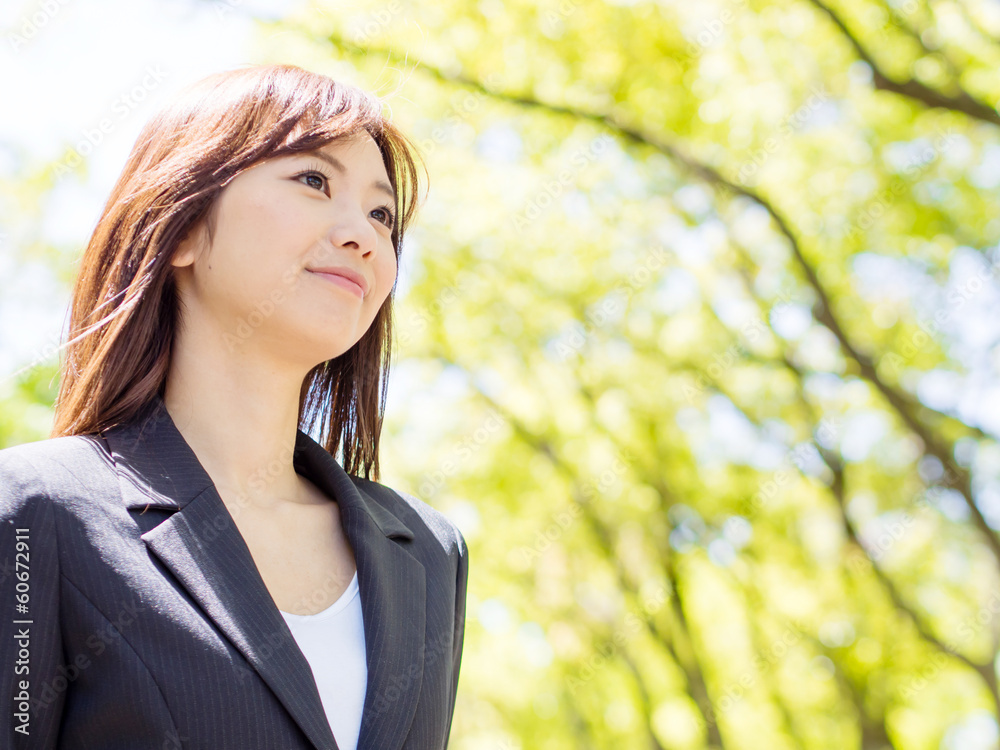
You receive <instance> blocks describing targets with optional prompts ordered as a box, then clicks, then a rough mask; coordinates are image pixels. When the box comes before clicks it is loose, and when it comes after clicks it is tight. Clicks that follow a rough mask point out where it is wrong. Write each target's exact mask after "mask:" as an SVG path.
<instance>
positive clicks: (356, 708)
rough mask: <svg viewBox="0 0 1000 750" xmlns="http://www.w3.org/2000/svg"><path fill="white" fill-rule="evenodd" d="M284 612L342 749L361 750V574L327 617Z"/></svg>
mask: <svg viewBox="0 0 1000 750" xmlns="http://www.w3.org/2000/svg"><path fill="white" fill-rule="evenodd" d="M278 611H279V612H281V616H282V617H284V618H285V622H286V623H287V624H288V629H289V630H291V631H292V635H293V636H294V637H295V642H296V643H297V644H298V645H299V650H301V651H302V653H303V655H304V656H305V657H306V661H308V662H309V666H310V667H311V668H312V673H313V677H314V678H315V680H316V687H317V688H319V696H320V698H322V700H323V709H324V710H325V711H326V718H327V721H329V722H330V729H331V730H333V736H334V737H335V738H336V740H337V747H338V748H340V750H357V747H358V735H359V734H360V733H361V712H362V709H363V708H364V705H365V692H366V691H367V687H368V662H367V660H366V658H365V627H364V621H363V620H362V618H361V596H360V589H359V588H358V572H357V570H355V571H354V577H353V578H352V579H351V582H350V583H349V584H348V586H347V590H346V591H344V593H343V594H341V595H340V598H339V599H337V601H335V602H334V603H333V604H331V605H330V606H329V607H327V608H326V609H324V610H323V611H322V612H317V613H316V614H314V615H293V614H291V613H290V612H284V611H282V610H280V609H279V610H278Z"/></svg>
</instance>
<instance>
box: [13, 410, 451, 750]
mask: <svg viewBox="0 0 1000 750" xmlns="http://www.w3.org/2000/svg"><path fill="white" fill-rule="evenodd" d="M293 461H294V465H295V469H296V471H297V472H298V473H299V474H302V475H303V476H305V477H307V478H308V479H310V480H311V481H312V482H313V483H314V484H315V485H316V486H317V487H318V488H320V489H321V490H323V491H324V492H325V493H327V494H328V495H329V496H330V497H332V498H334V499H335V500H336V501H337V502H338V503H339V506H340V515H341V521H342V524H343V527H344V530H345V532H346V534H347V536H348V538H349V539H350V542H351V546H352V547H353V549H354V553H355V560H356V563H357V570H358V585H359V587H360V592H361V607H362V611H363V620H364V631H365V646H366V652H367V662H368V687H367V694H366V696H365V703H364V714H363V718H362V725H361V734H360V737H359V740H358V747H359V748H362V749H363V750H399V749H400V748H405V750H437V749H440V748H445V747H446V746H447V743H448V734H449V730H450V728H451V719H452V715H453V712H454V709H455V695H456V691H457V688H458V675H459V665H460V661H461V656H462V643H463V636H464V620H465V592H466V582H467V578H468V558H467V555H466V547H465V540H464V538H463V537H462V534H461V533H460V532H459V530H458V528H457V527H456V526H455V525H454V524H453V523H452V522H450V521H449V520H448V519H447V518H446V517H445V516H444V515H442V514H441V513H440V512H438V511H436V510H434V509H433V508H431V507H430V506H429V505H427V504H425V503H423V502H421V501H420V500H418V499H416V498H414V497H412V496H410V495H407V494H405V493H401V492H396V491H393V490H391V489H389V488H387V487H385V486H383V485H381V484H378V483H375V482H370V481H367V480H364V479H361V478H358V477H354V476H351V475H349V474H347V473H346V472H345V471H344V469H343V468H342V467H341V466H340V465H339V464H338V463H337V461H336V460H335V459H334V458H333V456H331V455H330V453H329V452H327V451H326V450H325V449H324V448H323V447H322V446H321V445H320V444H319V443H317V442H316V441H315V440H313V439H312V438H311V437H309V436H308V435H306V434H305V433H303V432H302V431H301V430H299V431H298V434H297V437H296V443H295V454H294V458H293ZM0 522H2V523H0V534H2V538H0V563H2V565H3V569H2V570H0V605H2V607H3V617H2V622H0V638H2V639H0V656H2V664H3V675H2V677H0V706H2V708H0V711H2V713H0V730H2V732H0V747H3V748H8V747H9V748H32V749H33V750H38V749H41V748H69V749H71V750H112V748H121V750H153V749H154V748H155V749H157V750H160V749H163V750H171V749H174V750H180V748H184V750H196V749H204V750H227V749H228V748H232V749H233V750H251V749H257V748H260V749H261V750H263V749H267V750H277V749H279V748H280V749H282V750H285V749H289V750H291V749H293V748H294V749H295V750H299V749H301V750H313V749H314V748H319V749H321V750H331V749H334V748H336V747H337V745H336V743H335V741H334V738H333V734H332V732H331V730H330V725H329V723H328V722H327V719H326V715H325V713H324V711H323V705H322V703H321V701H320V697H319V692H318V690H317V688H316V683H315V682H314V680H313V677H312V672H311V670H310V667H309V663H308V662H307V661H306V659H305V657H304V656H303V655H302V652H301V651H300V650H299V648H298V645H297V644H296V642H295V640H294V638H293V637H292V634H291V632H290V631H289V629H288V626H287V625H286V624H285V621H284V619H283V618H282V616H281V613H280V612H279V611H278V608H277V607H276V605H275V604H274V601H273V600H272V598H271V595H270V594H269V593H268V591H267V588H266V587H265V585H264V582H263V580H262V579H261V577H260V574H259V572H258V570H257V567H256V565H255V564H254V561H253V558H252V556H251V554H250V551H249V549H248V548H247V546H246V543H245V542H244V540H243V537H242V535H241V534H240V533H239V531H238V529H237V527H236V526H235V524H234V523H233V520H232V517H231V516H230V514H229V512H228V510H227V509H226V507H225V505H224V504H223V502H222V500H221V498H220V497H219V493H218V491H217V490H216V488H215V485H214V484H213V483H212V480H211V478H210V477H209V476H208V474H207V473H206V471H205V470H204V468H203V467H202V466H201V464H200V463H199V461H198V459H197V457H196V456H195V454H194V452H193V451H192V450H191V448H190V446H189V445H188V444H187V443H186V442H185V440H184V439H183V437H182V436H181V434H180V432H179V431H178V430H177V428H176V426H175V425H174V423H173V421H172V420H171V419H170V416H169V414H168V412H167V411H166V408H165V407H164V405H163V401H162V400H161V399H160V398H159V397H157V398H155V399H154V401H152V402H151V404H150V408H149V409H148V410H147V411H146V412H145V413H144V415H143V416H142V417H140V418H137V419H136V420H133V421H132V422H130V423H129V424H127V425H124V426H121V427H118V428H115V429H112V430H108V431H106V432H104V433H103V437H100V436H96V435H77V436H72V437H60V438H54V439H49V440H41V441H38V442H34V443H27V444H24V445H18V446H14V447H11V448H7V449H5V450H2V451H0ZM22 681H23V682H22ZM25 699H26V700H27V703H25V702H24V701H25ZM25 707H27V708H28V709H29V713H30V721H28V727H27V728H28V730H29V731H30V735H27V736H26V735H24V734H22V733H20V732H18V731H16V730H17V727H18V726H21V725H23V724H24V723H25V722H24V718H25V717H24V716H18V714H19V713H20V712H21V711H22V709H24V708H25Z"/></svg>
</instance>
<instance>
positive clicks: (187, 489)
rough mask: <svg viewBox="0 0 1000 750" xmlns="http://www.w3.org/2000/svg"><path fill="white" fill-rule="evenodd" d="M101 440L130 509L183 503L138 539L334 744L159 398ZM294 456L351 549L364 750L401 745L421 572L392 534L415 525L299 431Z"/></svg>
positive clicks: (234, 534)
mask: <svg viewBox="0 0 1000 750" xmlns="http://www.w3.org/2000/svg"><path fill="white" fill-rule="evenodd" d="M103 435H104V437H105V438H106V440H107V442H108V447H109V448H110V450H111V454H112V458H113V459H114V462H115V469H116V471H117V473H118V478H119V484H120V487H121V492H122V499H123V501H124V502H125V505H126V507H127V508H129V509H130V510H133V509H134V510H137V511H139V510H144V509H145V508H147V507H159V508H167V509H175V510H176V512H175V513H173V514H172V515H171V516H169V517H168V518H167V519H166V520H164V521H162V522H161V523H159V524H158V525H157V526H155V527H154V528H152V529H150V530H149V531H147V532H145V533H144V534H142V536H141V538H142V540H143V541H144V542H145V543H146V545H147V547H148V549H149V550H150V552H151V553H152V554H154V555H155V556H156V557H157V558H159V559H160V560H161V561H162V562H163V564H164V565H165V566H166V567H167V568H168V569H169V570H170V571H171V572H172V573H173V575H174V576H175V577H176V579H177V580H178V581H179V582H180V584H181V585H182V586H183V587H184V588H185V589H186V591H187V593H188V594H190V596H191V597H192V598H193V599H194V601H195V602H196V603H197V604H198V605H199V606H200V607H201V608H202V610H204V613H205V614H206V616H207V617H208V618H209V619H211V620H212V622H213V623H214V624H215V625H216V627H218V628H219V630H220V631H221V632H222V633H223V634H224V635H225V636H226V638H228V639H229V640H230V641H231V642H232V644H233V645H234V646H235V647H236V648H237V649H239V651H240V652H241V653H242V654H243V656H244V657H245V658H246V659H247V661H248V662H249V663H250V664H251V666H252V667H253V668H254V669H255V670H256V671H257V672H258V673H259V675H260V677H261V678H263V680H264V681H265V682H266V683H267V684H268V686H269V687H270V688H271V689H272V690H273V691H274V693H275V695H276V696H277V697H278V699H279V700H280V701H281V703H282V704H283V705H284V706H285V708H286V709H287V710H288V712H289V713H290V714H291V716H292V718H293V719H294V720H295V722H296V723H297V724H298V725H299V726H300V727H301V729H302V731H303V732H304V733H305V734H306V736H308V737H309V739H310V740H311V741H312V743H313V744H314V745H315V747H316V748H318V749H319V750H334V749H336V748H337V745H336V743H335V741H334V738H333V734H332V732H331V730H330V725H329V722H328V721H327V719H326V714H325V712H324V710H323V704H322V701H321V699H320V697H319V692H318V690H317V688H316V683H315V681H314V680H313V677H312V672H311V669H310V667H309V663H308V662H307V661H306V658H305V657H304V656H303V655H302V652H301V650H300V649H299V648H298V645H297V644H296V642H295V639H294V638H293V637H292V634H291V631H290V630H289V629H288V626H287V624H286V623H285V620H284V618H283V617H282V616H281V613H280V612H279V611H278V608H277V606H276V605H275V603H274V600H273V599H272V598H271V595H270V593H269V592H268V590H267V587H266V586H265V585H264V581H263V579H262V578H261V577H260V573H259V571H258V569H257V567H256V565H255V563H254V561H253V557H252V555H251V553H250V550H249V548H248V547H247V545H246V542H245V541H244V539H243V536H242V535H241V534H240V532H239V530H238V528H237V527H236V525H235V523H234V522H233V519H232V516H231V515H230V513H229V511H228V509H227V508H226V506H225V504H224V503H223V502H222V499H221V497H220V496H219V493H218V491H217V489H216V487H215V484H214V483H213V481H212V479H211V477H209V475H208V473H207V472H206V471H205V469H204V467H203V466H202V465H201V463H200V462H199V460H198V458H197V456H196V455H195V453H194V451H193V450H192V449H191V447H190V446H189V445H188V444H187V442H186V441H185V440H184V438H183V436H182V435H181V433H180V432H179V431H178V429H177V427H176V425H175V424H174V422H173V420H172V419H171V417H170V415H169V413H168V412H167V410H166V406H165V404H164V402H163V400H162V398H161V397H160V396H159V395H156V396H154V398H153V399H152V401H151V402H150V404H149V408H148V409H146V410H145V411H144V412H143V414H142V415H141V416H140V417H138V418H136V419H135V420H133V421H131V422H129V423H127V424H124V425H120V426H118V427H115V428H112V429H109V430H105V431H104V433H103ZM292 461H293V464H294V466H295V470H296V471H297V472H298V473H299V474H301V475H302V476H304V477H306V478H307V479H309V480H310V481H311V482H313V484H315V485H316V486H317V487H318V488H319V489H320V490H322V491H323V492H324V493H325V494H326V495H327V496H329V497H332V498H334V499H335V500H336V502H337V503H338V505H339V508H340V515H341V524H342V526H343V528H344V531H345V533H346V535H347V537H348V539H349V540H350V542H351V547H352V549H353V550H354V553H355V561H356V564H357V569H358V586H359V589H360V596H361V609H362V617H363V622H364V631H365V651H366V657H367V664H368V683H367V692H366V695H365V703H364V712H363V716H362V723H361V733H360V736H359V738H358V750H376V748H377V749H378V750H398V748H400V747H401V746H402V744H403V742H404V740H405V738H406V734H407V732H408V730H409V727H410V724H411V722H412V720H413V716H414V713H415V711H416V706H417V701H418V698H419V695H420V685H421V681H422V676H423V661H424V659H423V653H424V639H425V632H424V621H425V593H426V578H425V572H424V567H423V565H422V564H421V563H420V562H419V561H418V560H417V559H416V558H414V557H413V556H412V555H411V554H410V553H409V552H408V551H407V550H406V548H405V547H406V545H405V544H403V545H401V544H400V543H399V542H398V541H396V540H403V541H406V540H412V539H413V532H412V530H411V529H410V528H409V527H408V526H407V525H406V524H405V523H403V521H401V520H400V519H399V518H398V517H397V516H395V515H394V514H393V513H392V512H390V511H389V510H388V509H387V508H386V507H385V506H383V505H381V504H380V503H379V502H378V501H377V500H376V499H375V498H374V497H373V496H372V495H371V494H370V493H369V492H366V491H365V490H364V489H363V488H362V487H361V486H359V485H358V484H357V480H356V479H355V478H354V477H351V475H349V474H347V472H345V471H344V469H343V468H342V467H341V466H340V464H338V463H337V461H336V460H335V459H334V457H333V456H332V455H330V453H329V452H328V451H327V450H326V449H325V448H324V447H323V446H321V445H320V444H319V443H317V442H316V441H315V440H314V439H313V438H311V437H310V436H309V435H307V434H306V433H304V432H302V430H297V434H296V438H295V450H294V454H293V459H292ZM375 486H377V485H375Z"/></svg>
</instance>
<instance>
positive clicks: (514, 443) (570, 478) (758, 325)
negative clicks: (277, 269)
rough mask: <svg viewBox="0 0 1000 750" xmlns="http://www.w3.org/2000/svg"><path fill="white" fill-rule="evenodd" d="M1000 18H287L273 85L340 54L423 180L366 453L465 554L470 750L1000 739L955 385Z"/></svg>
mask: <svg viewBox="0 0 1000 750" xmlns="http://www.w3.org/2000/svg"><path fill="white" fill-rule="evenodd" d="M990 24H992V26H991V25H990ZM996 25H997V21H996V19H995V17H994V15H990V14H989V13H988V9H987V8H986V6H979V5H978V4H974V3H969V4H968V5H966V4H964V3H959V2H956V3H948V4H939V3H935V4H925V3H919V2H911V3H902V4H897V5H896V6H888V5H883V4H881V3H863V2H854V3H846V4H842V5H840V6H838V7H836V8H834V7H832V6H830V7H828V6H826V5H825V4H822V3H820V2H818V1H817V0H809V1H806V0H794V1H793V0H787V1H786V2H747V1H746V0H731V1H729V2H726V1H725V0H723V1H722V2H716V3H684V4H681V3H661V4H654V3H642V2H640V3H627V4H610V3H600V2H589V1H588V2H584V1H583V0H579V1H576V2H574V1H572V0H567V1H566V2H563V3H559V4H556V3H552V4H544V5H537V6H536V5H534V4H529V3H499V2H490V1H489V0H484V1H483V2H479V3H465V2H457V1H455V2H450V3H444V4H441V3H433V4H432V3H429V2H414V3H406V4H395V5H392V4H390V5H389V6H381V5H377V4H374V3H373V4H370V5H365V4H363V3H362V4H357V3H355V4H352V5H351V6H350V8H349V9H344V8H341V7H340V6H339V4H333V3H327V4H325V5H324V6H323V7H322V11H320V10H319V8H317V9H315V10H314V11H313V12H312V13H311V14H307V15H306V16H304V17H302V18H296V19H286V20H285V21H284V22H281V23H280V24H278V27H279V28H281V29H282V31H284V32H291V34H289V35H288V36H284V37H282V41H281V43H280V44H281V46H280V48H279V47H277V46H275V47H273V48H272V49H271V50H270V52H269V54H270V55H271V56H272V57H274V58H275V59H280V58H282V56H283V55H286V54H288V53H289V52H290V50H291V45H308V46H309V49H315V50H323V51H324V52H326V53H329V54H331V56H332V57H333V58H334V59H335V60H336V61H337V62H336V63H330V64H331V65H334V64H335V65H336V66H339V68H338V69H339V70H341V71H343V72H344V73H345V75H349V76H351V79H352V80H354V81H355V82H358V83H361V84H362V85H365V86H367V87H370V88H373V89H376V90H378V91H379V92H380V93H381V94H383V95H384V96H386V98H387V99H388V102H389V105H390V106H391V109H392V112H393V116H394V117H395V119H396V120H397V121H398V122H399V123H400V124H401V125H402V126H403V127H404V128H405V129H406V130H407V132H409V133H411V134H412V135H413V137H414V139H415V141H416V142H417V143H418V144H420V145H421V147H422V150H423V153H424V154H425V156H426V160H427V164H428V169H429V173H430V189H429V194H428V198H427V201H426V203H425V204H424V206H423V208H422V212H421V214H420V217H419V222H418V224H419V226H417V227H415V228H414V230H413V232H412V235H411V240H410V242H409V243H408V245H407V246H406V249H405V255H406V258H407V259H406V261H405V264H404V271H403V276H404V278H405V280H406V284H405V287H404V289H403V290H402V294H401V301H400V308H399V316H398V317H399V321H400V331H401V337H400V349H399V363H400V375H399V376H398V378H397V382H404V381H405V382H406V383H407V389H408V394H407V398H406V399H405V405H402V406H399V407H397V408H394V410H393V411H392V420H391V423H390V427H389V429H390V434H391V436H392V438H391V439H390V440H388V441H387V442H388V444H389V445H388V448H387V450H388V451H389V459H388V466H389V469H390V473H391V474H393V475H394V478H393V480H394V481H398V482H399V483H401V484H404V485H407V486H410V487H413V488H415V489H416V490H417V491H418V493H419V494H421V496H423V497H424V498H425V499H426V500H428V501H429V502H432V503H434V504H437V505H438V506H439V507H442V508H445V509H448V510H449V511H450V512H452V513H454V515H455V517H456V518H457V519H458V520H459V521H460V523H461V524H462V526H463V529H465V530H467V534H466V536H467V539H468V540H469V543H470V549H471V553H470V554H471V559H472V561H473V563H472V573H471V576H472V577H471V590H470V598H469V613H470V617H469V621H468V625H467V640H466V656H465V661H464V663H463V681H462V688H461V695H460V703H459V707H458V712H457V716H456V723H455V729H454V739H453V744H454V745H455V747H457V748H479V747H483V748H486V747H490V748H493V747H516V746H521V747H526V748H527V747H531V748H535V747H545V748H550V747H551V748H563V747H565V748H577V747H595V748H596V747H616V746H622V747H646V746H650V745H652V746H653V747H664V748H702V747H726V748H756V747H761V748H773V747H782V748H783V747H788V748H831V749H832V748H838V749H840V748H852V747H858V748H864V749H865V750H868V749H869V748H870V749H874V748H882V747H897V748H907V749H911V748H912V749H914V750H916V749H918V748H937V747H948V748H952V747H959V746H967V744H962V743H967V742H970V741H971V740H969V739H968V737H969V735H962V734H961V732H963V731H968V727H971V726H973V725H975V722H977V721H978V722H980V724H981V723H982V721H983V717H984V716H985V717H991V716H992V717H993V721H994V723H993V724H992V725H988V726H992V727H993V728H994V729H993V730H994V731H995V718H996V715H997V711H998V707H1000V698H998V695H997V685H996V676H995V672H994V668H993V663H994V657H995V655H996V651H997V635H996V634H997V632H998V623H997V620H996V614H995V613H994V612H993V611H992V610H991V609H990V605H991V603H993V604H995V603H996V601H997V599H996V598H995V595H996V591H997V588H998V575H997V573H998V570H1000V568H998V560H1000V542H998V537H997V534H996V531H995V529H994V528H993V527H994V525H997V523H998V521H1000V514H998V513H997V502H998V499H1000V494H998V484H997V483H998V474H1000V453H998V448H997V443H996V437H995V431H996V430H997V425H998V422H997V420H996V419H995V418H986V419H982V420H980V418H981V417H983V416H986V415H983V414H981V413H979V412H978V411H977V410H976V409H975V408H971V407H970V404H969V403H968V401H965V402H963V400H962V398H961V393H958V392H956V391H957V390H962V389H971V388H974V387H978V386H976V385H975V384H976V383H983V382H988V380H989V378H990V376H993V379H994V380H995V375H996V372H997V369H998V361H997V358H996V350H995V348H994V349H991V348H990V346H991V345H992V343H991V342H995V334H996V330H997V329H996V319H997V318H996V313H997V302H996V300H997V283H996V274H995V271H996V268H997V261H998V259H1000V258H998V256H997V255H995V254H992V253H991V250H992V248H993V246H994V245H995V244H996V242H997V240H998V235H1000V220H998V219H997V218H996V215H995V211H994V210H993V208H994V207H995V205H996V198H997V188H998V186H1000V180H998V179H997V178H996V177H995V176H994V175H995V166H994V167H984V166H983V165H984V164H987V163H988V164H991V165H995V162H994V161H991V160H992V159H996V156H995V155H996V153H997V137H998V125H1000V118H998V117H997V114H996V111H995V110H993V109H992V107H991V105H990V103H991V102H995V101H997V99H998V94H1000V91H998V85H997V83H996V79H995V77H992V76H987V75H985V71H987V70H991V69H992V70H995V63H996V58H997V54H998V52H1000V45H997V43H996V42H995V41H994V40H995V39H996V37H997V33H996ZM849 35H850V36H849ZM296 54H297V55H300V56H301V55H306V56H308V57H311V56H312V55H313V54H318V53H313V52H299V53H296ZM348 71H350V72H348ZM977 264H978V265H977ZM977 272H978V273H979V274H980V276H979V277H978V281H977V280H976V273H977ZM935 315H937V318H935ZM976 326H979V327H982V328H983V329H985V330H990V329H991V327H992V332H993V338H992V339H991V338H990V337H989V335H986V334H984V335H983V336H982V337H981V338H980V342H981V343H980V344H978V345H975V344H971V343H970V341H969V340H968V337H967V335H966V332H968V331H970V330H972V329H973V328H974V327H976ZM977 347H978V348H977ZM991 352H992V355H991ZM935 378H936V379H937V381H938V382H942V383H945V386H944V387H943V388H942V387H940V386H939V387H937V388H932V386H933V384H934V380H935ZM948 378H951V379H950V380H947V379H948ZM942 391H943V393H942ZM927 394H930V395H927ZM981 397H982V398H985V397H986V396H985V394H984V395H983V396H981ZM993 398H995V396H994V397H993ZM400 403H402V401H400ZM992 403H994V404H995V403H996V401H993V402H992ZM463 443H464V444H465V446H466V450H465V452H464V453H462V452H461V451H460V450H459V448H457V447H456V446H459V445H461V444H463ZM393 480H390V481H393ZM987 519H988V520H987ZM657 594H659V595H660V597H659V598H657ZM651 603H652V604H651ZM977 618H978V619H977ZM980 620H986V622H985V623H984V624H980ZM963 737H964V738H965V739H962V738H963ZM505 743H506V744H505ZM977 746H980V745H977ZM981 746H982V747H987V746H992V745H988V744H982V745H981Z"/></svg>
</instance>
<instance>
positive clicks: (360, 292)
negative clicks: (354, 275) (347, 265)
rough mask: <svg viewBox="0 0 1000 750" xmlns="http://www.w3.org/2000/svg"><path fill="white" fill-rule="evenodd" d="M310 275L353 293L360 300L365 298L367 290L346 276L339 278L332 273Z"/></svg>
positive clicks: (315, 272)
mask: <svg viewBox="0 0 1000 750" xmlns="http://www.w3.org/2000/svg"><path fill="white" fill-rule="evenodd" d="M309 273H311V274H314V275H315V276H319V277H320V278H323V279H326V280H327V281H330V282H332V283H333V284H336V285H337V286H339V287H341V288H343V289H346V290H347V291H349V292H352V293H353V294H355V295H356V296H357V297H359V298H364V296H365V290H364V289H362V288H361V285H360V284H357V283H355V282H353V281H351V280H350V279H348V278H346V277H344V276H338V275H337V274H332V273H321V272H319V271H310V272H309Z"/></svg>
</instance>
